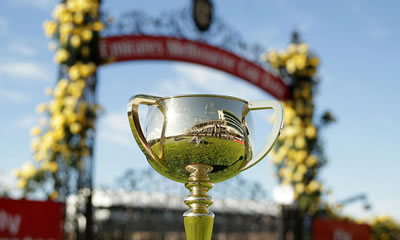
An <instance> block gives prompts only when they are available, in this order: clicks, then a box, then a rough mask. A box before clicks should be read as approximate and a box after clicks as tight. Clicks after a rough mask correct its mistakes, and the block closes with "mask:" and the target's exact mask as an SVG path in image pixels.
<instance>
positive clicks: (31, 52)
mask: <svg viewBox="0 0 400 240" xmlns="http://www.w3.org/2000/svg"><path fill="white" fill-rule="evenodd" d="M8 50H9V51H10V52H11V53H17V54H20V55H22V56H26V57H33V56H36V55H37V51H36V49H34V48H33V47H30V46H28V45H26V44H23V43H12V44H10V45H9V46H8Z"/></svg>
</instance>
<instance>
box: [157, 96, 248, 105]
mask: <svg viewBox="0 0 400 240" xmlns="http://www.w3.org/2000/svg"><path fill="white" fill-rule="evenodd" d="M184 97H216V98H225V99H231V100H236V101H240V102H243V103H245V104H248V103H249V102H248V101H246V100H244V99H242V98H238V97H233V96H228V95H219V94H183V95H176V96H167V97H160V98H159V99H158V100H157V102H159V101H163V100H167V99H173V98H184Z"/></svg>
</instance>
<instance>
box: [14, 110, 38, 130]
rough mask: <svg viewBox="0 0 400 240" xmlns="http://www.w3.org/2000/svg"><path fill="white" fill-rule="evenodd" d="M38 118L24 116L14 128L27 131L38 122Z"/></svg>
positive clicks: (35, 116) (31, 115)
mask: <svg viewBox="0 0 400 240" xmlns="http://www.w3.org/2000/svg"><path fill="white" fill-rule="evenodd" d="M38 118H39V117H38V116H37V115H33V114H30V115H25V116H23V117H21V118H20V119H19V120H18V121H17V122H16V124H15V126H16V127H18V128H24V129H28V128H31V127H33V126H34V124H35V123H37V121H38Z"/></svg>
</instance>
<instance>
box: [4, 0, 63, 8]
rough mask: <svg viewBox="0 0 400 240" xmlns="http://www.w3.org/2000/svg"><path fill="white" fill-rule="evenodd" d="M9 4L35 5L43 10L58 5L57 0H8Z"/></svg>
mask: <svg viewBox="0 0 400 240" xmlns="http://www.w3.org/2000/svg"><path fill="white" fill-rule="evenodd" d="M8 2H9V4H13V5H20V6H27V7H34V8H38V9H41V10H48V9H49V8H53V7H54V6H56V4H57V1H56V0H8Z"/></svg>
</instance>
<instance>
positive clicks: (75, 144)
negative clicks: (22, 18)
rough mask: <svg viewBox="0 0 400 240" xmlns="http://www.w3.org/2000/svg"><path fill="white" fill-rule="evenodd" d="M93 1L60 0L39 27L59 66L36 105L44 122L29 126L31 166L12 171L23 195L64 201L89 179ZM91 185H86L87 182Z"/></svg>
mask: <svg viewBox="0 0 400 240" xmlns="http://www.w3.org/2000/svg"><path fill="white" fill-rule="evenodd" d="M99 4H100V3H99V0H66V1H62V3H60V4H58V5H57V6H56V8H55V9H54V11H53V19H52V20H50V21H46V22H45V23H44V30H45V34H46V36H48V37H49V38H52V39H53V40H52V42H51V43H50V44H49V48H50V49H51V50H54V51H56V53H55V56H54V60H55V62H56V63H58V64H59V80H58V82H57V84H56V86H55V87H54V88H53V89H51V88H48V89H46V93H47V94H48V95H50V96H51V97H52V100H51V101H50V102H49V103H42V104H40V105H39V106H38V107H37V111H38V112H39V113H42V114H45V115H46V116H47V118H43V119H42V120H41V121H40V125H39V126H36V127H34V128H32V130H31V134H32V135H33V136H34V139H33V141H32V150H33V152H34V155H33V156H34V157H33V158H34V162H33V163H26V164H24V165H23V166H22V168H21V169H18V170H16V171H15V175H16V176H17V178H18V186H19V187H20V188H21V189H23V191H24V194H25V195H27V194H29V193H32V192H37V191H38V190H42V191H43V192H44V193H45V194H46V195H47V196H48V197H50V198H52V199H61V200H64V199H65V198H66V197H67V196H68V195H69V194H71V193H74V192H75V191H76V190H77V189H78V187H79V186H80V185H82V184H81V182H84V181H89V182H90V181H91V172H90V171H91V167H92V166H91V156H92V151H93V136H94V127H95V119H96V117H97V115H98V112H99V109H100V108H99V106H98V105H97V104H96V100H95V89H96V67H97V65H98V62H97V46H98V39H99V32H100V31H101V30H102V29H103V27H104V25H103V23H102V22H101V21H100V13H99ZM90 184H91V183H90Z"/></svg>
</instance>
